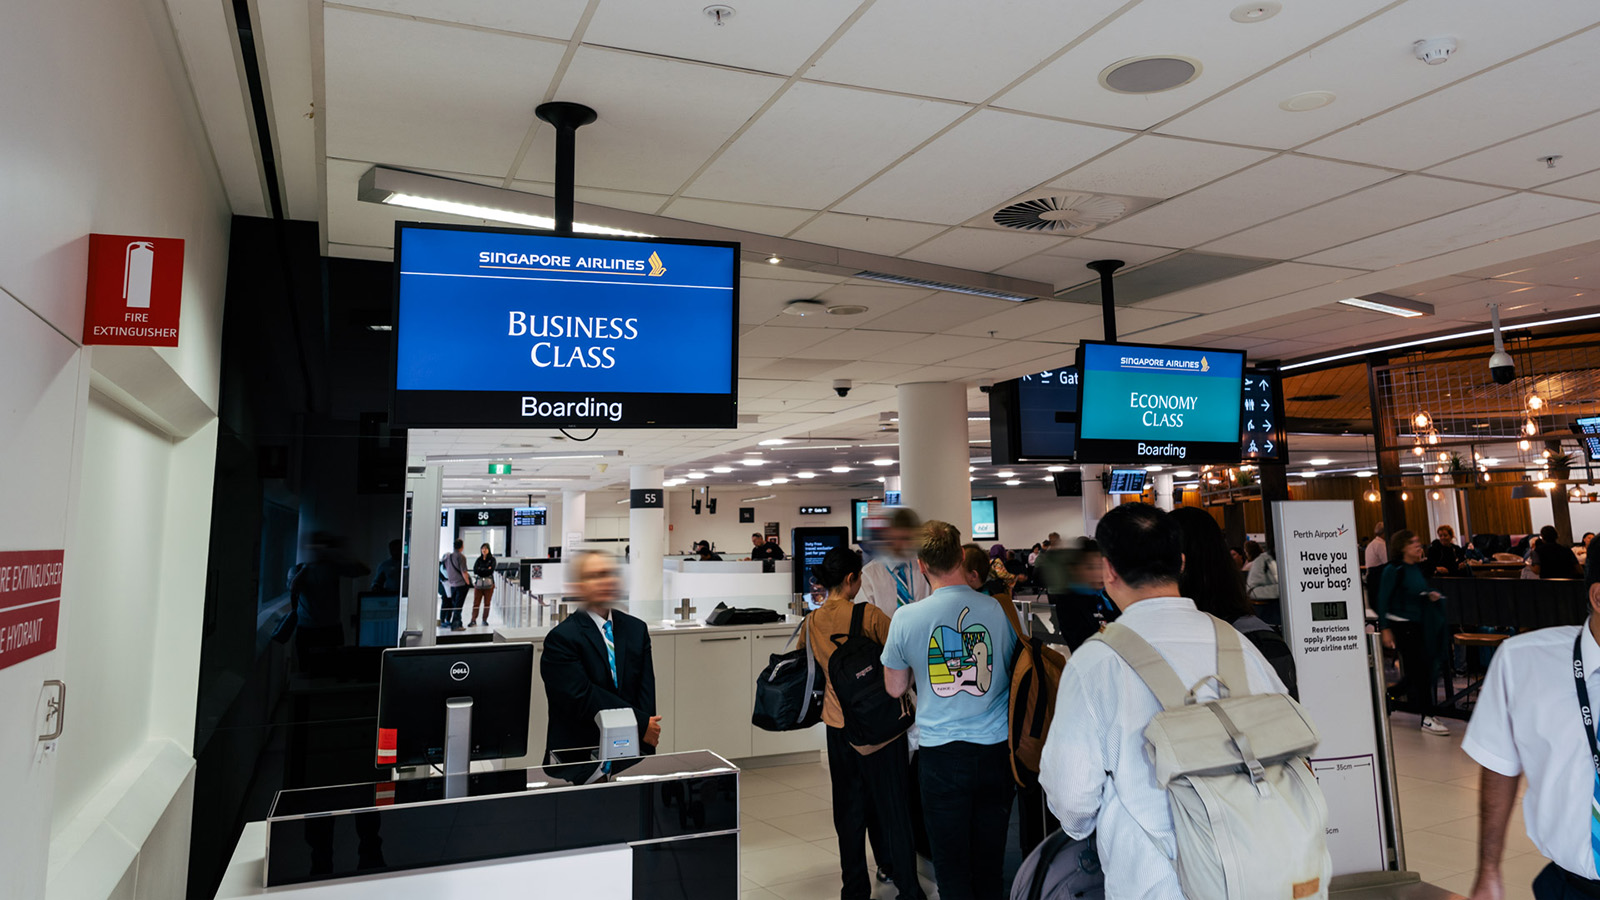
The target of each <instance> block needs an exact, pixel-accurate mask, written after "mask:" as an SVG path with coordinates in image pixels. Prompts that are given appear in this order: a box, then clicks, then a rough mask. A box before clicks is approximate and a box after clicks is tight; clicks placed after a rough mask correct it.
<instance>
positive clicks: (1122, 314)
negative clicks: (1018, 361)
mask: <svg viewBox="0 0 1600 900" xmlns="http://www.w3.org/2000/svg"><path fill="white" fill-rule="evenodd" d="M1090 308H1091V309H1093V307H1090ZM1189 318H1193V314H1191V313H1183V312H1169V311H1167V310H1163V309H1142V308H1140V307H1137V306H1122V307H1118V308H1117V337H1118V339H1119V340H1120V339H1121V338H1125V337H1129V336H1131V335H1134V334H1137V333H1139V332H1141V331H1144V330H1145V329H1146V328H1155V327H1156V326H1158V325H1168V324H1171V323H1173V322H1177V321H1180V320H1182V319H1189ZM1104 334H1105V331H1104V330H1103V329H1102V328H1101V323H1100V317H1099V316H1098V315H1097V316H1096V317H1095V318H1094V319H1091V320H1088V321H1085V322H1080V323H1078V324H1076V325H1068V326H1067V327H1065V328H1057V329H1055V330H1053V331H1046V332H1045V333H1043V334H1036V335H1034V336H1033V339H1034V340H1036V341H1051V342H1059V343H1069V342H1076V341H1080V340H1083V339H1085V338H1090V339H1093V340H1099V339H1100V338H1101V337H1103V336H1104Z"/></svg>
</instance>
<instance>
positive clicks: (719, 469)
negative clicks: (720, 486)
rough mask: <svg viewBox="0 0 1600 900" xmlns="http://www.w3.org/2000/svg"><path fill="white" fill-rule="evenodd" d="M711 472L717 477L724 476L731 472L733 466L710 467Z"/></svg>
mask: <svg viewBox="0 0 1600 900" xmlns="http://www.w3.org/2000/svg"><path fill="white" fill-rule="evenodd" d="M711 471H713V472H715V473H717V474H718V475H726V474H728V473H729V472H732V471H733V466H712V467H711Z"/></svg>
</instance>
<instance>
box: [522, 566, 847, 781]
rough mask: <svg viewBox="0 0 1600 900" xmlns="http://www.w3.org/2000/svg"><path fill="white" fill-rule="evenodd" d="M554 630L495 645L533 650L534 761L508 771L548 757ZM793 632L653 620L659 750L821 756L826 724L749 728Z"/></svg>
mask: <svg viewBox="0 0 1600 900" xmlns="http://www.w3.org/2000/svg"><path fill="white" fill-rule="evenodd" d="M769 577H770V576H769ZM711 605H714V604H711ZM741 605H750V604H743V603H741ZM707 608H708V609H709V606H707ZM647 621H648V620H647ZM550 627H551V626H540V627H536V628H497V629H495V633H494V639H495V640H496V641H527V642H529V643H532V644H533V645H534V647H533V654H534V666H533V692H532V695H531V698H530V705H529V711H528V756H527V757H525V758H524V759H523V760H507V761H506V766H507V767H508V768H510V767H514V766H519V765H528V766H532V765H537V764H538V762H539V758H540V756H541V755H542V754H543V752H544V732H545V724H546V722H547V721H548V720H549V706H548V704H547V702H546V700H545V694H544V682H543V680H542V679H541V678H540V676H539V662H540V661H541V660H542V659H543V654H544V638H545V635H547V634H549V633H550ZM794 627H795V621H794V620H786V621H784V622H782V623H776V624H772V625H730V626H721V627H711V626H708V625H703V624H700V623H699V622H693V623H689V624H686V625H680V626H673V625H666V624H663V623H661V622H659V621H655V622H650V650H651V656H652V657H653V658H654V660H655V668H656V713H657V715H660V716H661V745H660V747H659V749H660V751H661V752H663V753H671V752H673V751H676V750H699V749H706V750H711V751H712V752H714V753H717V754H719V755H721V756H723V757H724V758H726V759H729V760H732V761H734V762H741V761H750V760H754V761H755V765H758V766H759V765H761V764H762V763H761V761H760V760H761V758H762V757H781V756H784V755H787V754H792V753H815V752H816V751H819V750H821V749H822V747H823V740H824V732H823V727H822V726H821V725H816V726H813V727H811V728H809V729H806V730H805V731H787V732H771V731H763V730H761V729H759V728H756V727H755V726H754V725H752V724H750V713H751V709H752V707H753V706H754V703H755V680H756V676H757V675H759V674H760V673H761V670H762V669H764V668H766V667H767V663H768V662H769V660H770V658H771V657H772V656H773V655H774V654H779V653H783V652H785V651H787V650H789V649H791V648H790V646H789V643H788V642H789V635H790V634H792V633H793V632H794ZM742 764H745V765H748V764H749V763H748V762H744V763H742Z"/></svg>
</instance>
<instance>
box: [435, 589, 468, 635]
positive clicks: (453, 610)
mask: <svg viewBox="0 0 1600 900" xmlns="http://www.w3.org/2000/svg"><path fill="white" fill-rule="evenodd" d="M467 590H468V588H467V586H466V585H464V584H463V585H461V586H460V587H454V586H452V587H451V588H450V599H449V600H447V601H445V604H444V611H443V612H442V613H440V614H439V621H440V622H447V623H449V624H451V625H454V626H456V627H457V628H460V627H461V607H463V606H466V605H467Z"/></svg>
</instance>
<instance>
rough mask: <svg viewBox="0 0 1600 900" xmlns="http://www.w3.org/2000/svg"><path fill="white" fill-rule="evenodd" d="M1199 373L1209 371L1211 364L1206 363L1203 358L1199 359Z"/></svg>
mask: <svg viewBox="0 0 1600 900" xmlns="http://www.w3.org/2000/svg"><path fill="white" fill-rule="evenodd" d="M1200 371H1202V372H1209V371H1211V363H1208V362H1206V358H1205V357H1204V356H1202V357H1200Z"/></svg>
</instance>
